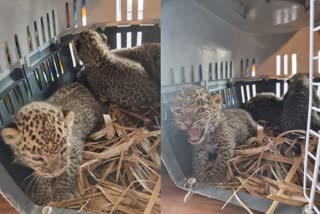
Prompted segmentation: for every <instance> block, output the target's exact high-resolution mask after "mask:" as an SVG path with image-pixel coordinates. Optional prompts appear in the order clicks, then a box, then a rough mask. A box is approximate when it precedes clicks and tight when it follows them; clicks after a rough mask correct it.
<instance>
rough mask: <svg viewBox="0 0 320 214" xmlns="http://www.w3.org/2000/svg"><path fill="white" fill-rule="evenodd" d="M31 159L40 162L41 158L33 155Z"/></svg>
mask: <svg viewBox="0 0 320 214" xmlns="http://www.w3.org/2000/svg"><path fill="white" fill-rule="evenodd" d="M32 160H34V161H39V162H42V161H43V158H42V157H33V158H32Z"/></svg>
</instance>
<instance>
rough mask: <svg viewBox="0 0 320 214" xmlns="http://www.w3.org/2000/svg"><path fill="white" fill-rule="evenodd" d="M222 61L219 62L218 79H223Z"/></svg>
mask: <svg viewBox="0 0 320 214" xmlns="http://www.w3.org/2000/svg"><path fill="white" fill-rule="evenodd" d="M223 76H224V75H223V63H222V62H221V63H220V77H219V79H223Z"/></svg>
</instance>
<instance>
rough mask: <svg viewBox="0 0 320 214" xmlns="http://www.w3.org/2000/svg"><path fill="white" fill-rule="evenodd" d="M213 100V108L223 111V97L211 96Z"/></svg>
mask: <svg viewBox="0 0 320 214" xmlns="http://www.w3.org/2000/svg"><path fill="white" fill-rule="evenodd" d="M211 100H212V103H213V107H214V108H215V109H216V110H217V111H220V110H221V105H222V97H221V95H218V94H214V95H211Z"/></svg>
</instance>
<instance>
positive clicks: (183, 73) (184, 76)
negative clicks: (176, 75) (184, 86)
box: [180, 67, 186, 83]
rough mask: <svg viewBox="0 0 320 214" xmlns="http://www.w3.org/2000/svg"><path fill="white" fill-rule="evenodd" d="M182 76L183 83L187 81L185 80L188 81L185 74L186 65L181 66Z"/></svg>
mask: <svg viewBox="0 0 320 214" xmlns="http://www.w3.org/2000/svg"><path fill="white" fill-rule="evenodd" d="M180 77H181V82H182V83H185V82H186V74H185V72H184V67H181V70H180Z"/></svg>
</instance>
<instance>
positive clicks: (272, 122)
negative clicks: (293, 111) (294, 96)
mask: <svg viewBox="0 0 320 214" xmlns="http://www.w3.org/2000/svg"><path fill="white" fill-rule="evenodd" d="M282 106H283V103H282V98H281V97H278V96H277V95H275V94H274V93H271V92H264V93H258V94H257V95H256V96H255V97H253V98H251V99H250V100H249V102H247V103H246V104H244V106H243V109H244V110H246V111H247V112H249V113H250V114H251V116H252V118H253V119H254V120H255V121H258V122H259V121H264V122H267V126H269V127H273V128H277V129H280V124H281V120H280V118H281V114H282Z"/></svg>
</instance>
